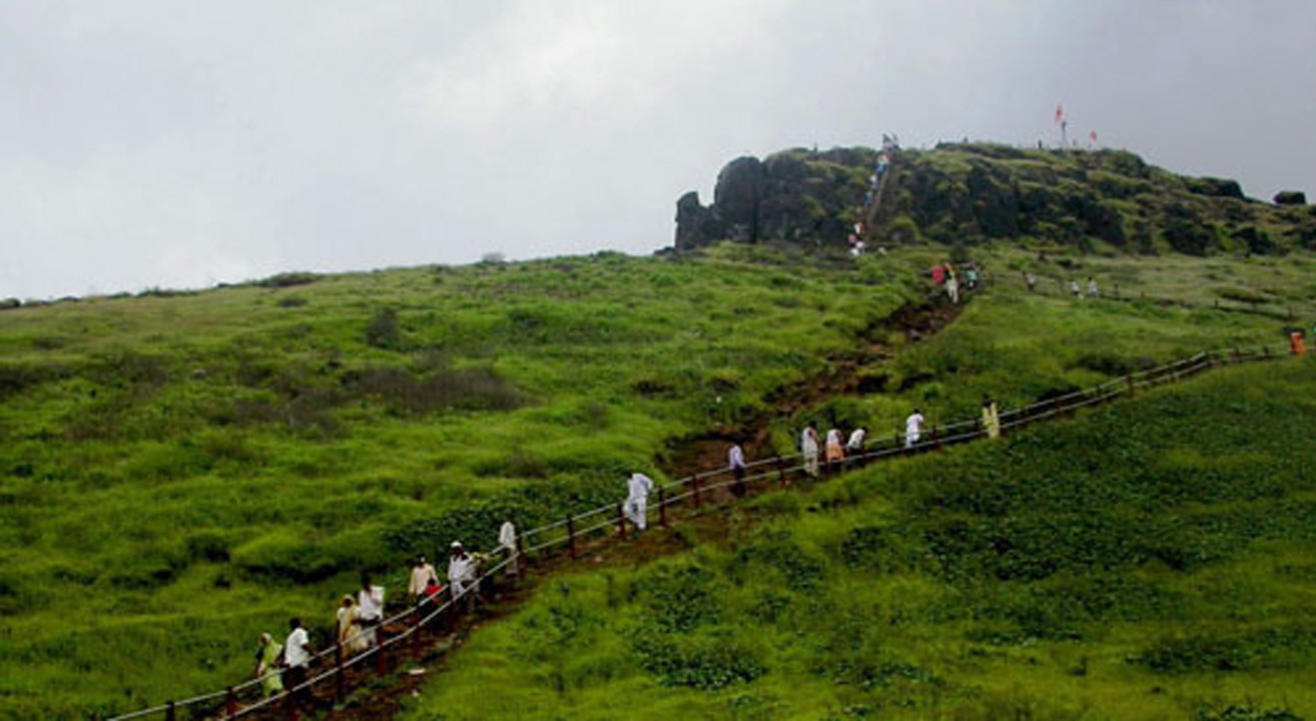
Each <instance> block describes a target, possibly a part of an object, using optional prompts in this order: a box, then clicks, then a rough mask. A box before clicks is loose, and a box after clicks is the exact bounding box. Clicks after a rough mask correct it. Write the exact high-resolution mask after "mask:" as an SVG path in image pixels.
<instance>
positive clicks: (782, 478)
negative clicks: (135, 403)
mask: <svg viewBox="0 0 1316 721" xmlns="http://www.w3.org/2000/svg"><path fill="white" fill-rule="evenodd" d="M789 484H790V481H787V480H786V461H785V460H784V459H783V458H782V457H781V456H777V485H779V486H781V487H782V488H785V487H786V486H787V485H789Z"/></svg>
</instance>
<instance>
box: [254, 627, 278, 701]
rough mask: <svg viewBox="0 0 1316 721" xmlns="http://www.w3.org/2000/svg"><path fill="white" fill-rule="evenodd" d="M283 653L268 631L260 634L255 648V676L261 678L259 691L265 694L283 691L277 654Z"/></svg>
mask: <svg viewBox="0 0 1316 721" xmlns="http://www.w3.org/2000/svg"><path fill="white" fill-rule="evenodd" d="M282 653H283V646H280V645H279V644H278V643H276V642H275V640H274V639H273V638H271V637H270V635H269V634H268V633H262V634H261V635H260V646H259V647H258V648H257V649H256V672H255V677H256V678H259V679H262V683H261V691H262V692H263V693H264V694H265V695H266V696H273V695H275V694H277V693H281V692H282V691H283V678H282V674H280V673H279V655H280V654H282Z"/></svg>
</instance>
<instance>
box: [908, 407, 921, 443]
mask: <svg viewBox="0 0 1316 721" xmlns="http://www.w3.org/2000/svg"><path fill="white" fill-rule="evenodd" d="M922 432H923V414H922V413H920V412H919V409H917V408H915V409H914V412H913V413H910V414H909V417H908V418H906V419H905V447H906V448H913V447H914V446H916V445H918V439H919V435H920V434H921V433H922Z"/></svg>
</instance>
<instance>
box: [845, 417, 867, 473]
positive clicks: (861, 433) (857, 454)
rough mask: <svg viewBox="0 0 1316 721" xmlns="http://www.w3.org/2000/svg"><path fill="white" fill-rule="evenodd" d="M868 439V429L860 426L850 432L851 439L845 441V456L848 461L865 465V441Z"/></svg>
mask: <svg viewBox="0 0 1316 721" xmlns="http://www.w3.org/2000/svg"><path fill="white" fill-rule="evenodd" d="M867 439H868V429H867V428H865V427H864V426H859V427H858V428H856V429H854V431H853V432H851V433H850V440H848V441H846V442H845V458H846V461H847V462H848V463H851V464H856V463H857V464H859V465H863V463H864V458H863V454H864V441H866V440H867Z"/></svg>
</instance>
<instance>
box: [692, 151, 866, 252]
mask: <svg viewBox="0 0 1316 721" xmlns="http://www.w3.org/2000/svg"><path fill="white" fill-rule="evenodd" d="M874 157H875V154H874V151H873V150H871V149H869V148H836V149H833V150H828V151H825V152H821V153H819V152H814V151H808V150H803V149H795V150H787V151H783V152H780V153H776V154H774V155H771V156H769V157H768V158H766V159H764V160H759V159H758V158H754V157H749V156H746V157H741V158H736V159H735V160H733V161H731V162H730V163H727V165H726V166H725V167H723V168H722V171H721V172H720V173H718V175H717V185H716V186H715V187H714V189H713V204H712V205H711V206H708V207H704V206H702V205H700V204H699V196H698V195H697V194H695V193H693V192H691V193H686V194H685V195H683V196H681V198H680V200H678V201H677V203H676V248H677V249H678V250H683V249H687V248H694V247H698V246H700V245H706V244H707V243H710V242H713V241H715V240H721V239H730V240H735V241H738V242H741V243H763V242H780V241H786V242H808V243H810V244H819V243H821V244H827V245H844V243H845V238H846V235H847V233H848V232H849V230H848V228H849V225H850V224H851V223H853V222H854V220H855V219H856V218H857V217H858V214H859V209H860V208H862V207H863V205H864V191H865V190H866V188H867V180H866V178H867V174H868V172H869V167H870V166H871V165H872V163H873V159H874Z"/></svg>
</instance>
